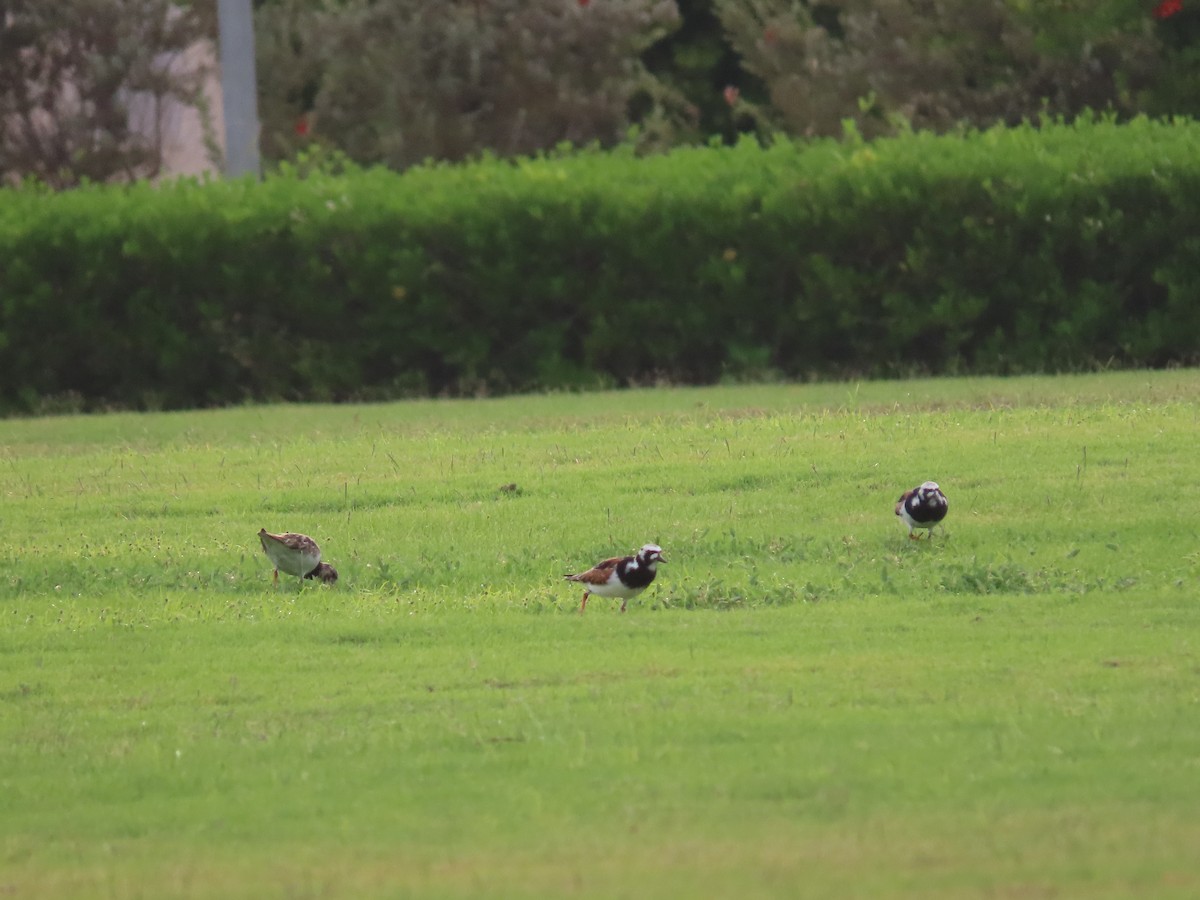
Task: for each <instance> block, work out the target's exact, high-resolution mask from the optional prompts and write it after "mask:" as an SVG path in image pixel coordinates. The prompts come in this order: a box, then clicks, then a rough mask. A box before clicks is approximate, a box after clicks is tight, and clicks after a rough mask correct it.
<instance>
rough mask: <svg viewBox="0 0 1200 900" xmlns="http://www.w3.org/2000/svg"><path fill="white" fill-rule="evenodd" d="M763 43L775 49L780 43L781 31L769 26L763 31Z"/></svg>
mask: <svg viewBox="0 0 1200 900" xmlns="http://www.w3.org/2000/svg"><path fill="white" fill-rule="evenodd" d="M763 43H764V44H766V45H767V46H768V47H774V46H775V45H776V44H778V43H779V29H778V28H776V27H775V26H774V25H768V26H767V27H766V28H765V29H763Z"/></svg>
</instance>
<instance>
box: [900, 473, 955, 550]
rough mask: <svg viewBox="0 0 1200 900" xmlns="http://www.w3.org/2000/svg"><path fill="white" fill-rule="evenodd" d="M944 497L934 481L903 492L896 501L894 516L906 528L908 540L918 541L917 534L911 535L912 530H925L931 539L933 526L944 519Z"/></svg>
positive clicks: (918, 536) (945, 506)
mask: <svg viewBox="0 0 1200 900" xmlns="http://www.w3.org/2000/svg"><path fill="white" fill-rule="evenodd" d="M948 506H949V504H948V503H947V502H946V495H945V494H943V493H942V489H941V488H940V487H938V485H937V482H936V481H926V482H925V483H924V484H922V485H921V486H920V487H915V488H913V489H912V490H911V491H905V492H904V493H903V494H901V495H900V499H899V500H897V501H896V515H898V516H899V517H900V521H902V522H903V523H904V524H905V525H907V526H908V536H909V539H910V540H914V541H916V540H920V538H921V536H920V535H919V534H913V529H914V528H924V529H926V532H925V533H926V534H928V535H929V536H930V539H932V538H933V526H934V525H936V524H937V523H938V522H940V521H942V519H944V518H946V509H947V507H948Z"/></svg>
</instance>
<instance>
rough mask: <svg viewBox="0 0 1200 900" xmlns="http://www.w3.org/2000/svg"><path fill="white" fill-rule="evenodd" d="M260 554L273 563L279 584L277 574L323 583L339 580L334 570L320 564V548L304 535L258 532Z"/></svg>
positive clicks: (277, 580) (261, 530)
mask: <svg viewBox="0 0 1200 900" xmlns="http://www.w3.org/2000/svg"><path fill="white" fill-rule="evenodd" d="M258 539H259V540H260V541H262V548H263V553H265V554H267V558H268V559H270V560H271V562H272V563H274V564H275V583H276V584H279V573H280V572H281V571H282V572H283V573H284V574H285V575H295V576H297V577H298V578H319V579H321V581H323V582H324V583H325V584H333V583H334V582H336V581H337V580H338V573H337V569H335V568H334V567H333V566H331V565H329V563H323V562H321V548H320V547H318V546H317V542H316V541H314V540H313V539H312V538H310V537H309V536H308V535H307V534H290V533H289V534H272V533H271V532H269V531H267V529H265V528H261V529H259V532H258Z"/></svg>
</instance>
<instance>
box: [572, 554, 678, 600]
mask: <svg viewBox="0 0 1200 900" xmlns="http://www.w3.org/2000/svg"><path fill="white" fill-rule="evenodd" d="M665 562H666V560H665V559H663V555H662V547H660V546H658V544H646V546H644V547H642V549H641V550H639V551H638V552H637V555H636V556H614V557H613V558H612V559H606V560H604V562H598V563H596V565H594V566H592V567H591V568H590V569H588V570H587V571H586V572H580V573H579V574H578V575H566V576H564V577H565V578H566V579H567V581H574V582H576V583H578V584H582V585H583V602H582V603H580V604H579V612H580V614H582V613H583V611H584V609H585V608H586V607H587V602H588V597H590V596H591V595H592V594H596V595H597V596H599V597H620V598H621V612H625V604H627V603H628V602H629V598H630V597H636V596H637V595H638V594H640V593H641V592H642V591H644V590H645V589H646V588H648V587H649V586H650V582H652V581H654V576H655V575H657V574H658V564H659V563H665Z"/></svg>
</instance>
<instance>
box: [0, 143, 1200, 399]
mask: <svg viewBox="0 0 1200 900" xmlns="http://www.w3.org/2000/svg"><path fill="white" fill-rule="evenodd" d="M1198 143H1200V126H1198V125H1195V124H1191V123H1179V124H1161V123H1152V122H1150V121H1145V120H1138V121H1135V122H1133V123H1131V124H1129V125H1114V124H1111V123H1104V122H1099V123H1082V124H1077V125H1073V126H1057V127H1045V128H1042V129H1034V128H1019V129H1013V130H1002V129H996V130H991V131H987V132H981V133H970V134H967V135H964V136H959V137H935V136H931V135H928V134H912V135H906V136H903V137H900V138H896V139H886V140H880V141H876V142H872V143H864V142H860V141H856V140H850V141H848V142H834V141H822V142H817V143H814V144H810V145H802V146H799V145H794V144H790V143H778V144H775V145H773V146H771V147H769V148H766V149H763V148H760V147H759V146H758V145H756V144H753V143H748V142H747V143H743V144H741V145H739V146H737V147H731V148H704V149H691V150H679V151H676V152H674V153H671V154H668V155H664V156H660V157H653V158H637V157H635V156H634V155H633V154H632V153H628V152H617V153H612V154H602V153H580V154H568V155H563V156H555V157H548V158H541V159H536V160H525V161H520V162H517V163H515V164H514V163H508V162H499V161H485V162H481V163H477V164H471V165H464V166H429V167H423V168H418V169H414V170H410V171H409V172H407V173H405V174H403V175H397V174H395V173H391V172H388V171H385V170H366V171H359V170H353V171H349V172H346V173H344V174H329V173H327V172H321V171H310V172H307V173H306V174H304V175H301V174H300V173H297V172H291V171H289V172H285V173H284V174H282V175H280V176H276V177H272V178H269V179H268V180H267V181H266V182H265V183H262V184H256V183H253V182H249V181H242V182H236V183H212V184H194V183H178V184H173V185H164V186H159V187H151V186H147V185H137V186H133V187H128V188H100V187H93V188H88V189H82V190H78V191H73V192H71V193H69V194H63V195H47V194H44V193H42V192H40V191H35V190H24V191H10V192H5V193H4V194H2V195H0V302H2V304H3V306H2V309H0V346H2V348H3V353H2V354H0V385H2V388H0V389H2V390H3V396H2V397H0V403H2V404H3V407H4V408H5V409H7V410H9V411H12V410H30V409H38V408H44V404H46V403H47V402H50V403H55V402H61V403H66V404H68V405H83V406H85V407H92V406H97V405H102V404H106V403H109V404H116V405H122V406H135V407H155V406H164V407H186V406H195V405H205V404H221V403H228V402H232V401H239V400H243V399H248V398H290V399H301V398H305V399H314V398H316V399H322V398H325V399H343V398H368V397H384V396H395V395H399V394H405V393H426V392H429V393H472V392H478V391H481V390H487V391H507V390H524V389H531V388H560V387H570V386H575V385H581V384H597V383H608V384H621V385H623V384H627V383H635V382H643V381H646V380H648V379H656V378H668V379H672V380H679V381H685V382H698V383H703V382H711V381H714V380H717V379H720V378H722V377H763V376H764V375H776V374H782V375H784V376H787V377H810V376H830V375H837V374H843V373H865V374H872V375H878V374H896V373H905V372H914V371H918V372H919V371H925V372H933V373H944V372H995V373H1006V372H1015V371H1031V370H1069V369H1078V368H1086V367H1091V366H1096V365H1109V364H1117V365H1150V366H1160V365H1167V364H1171V363H1180V362H1188V361H1191V360H1193V359H1195V357H1196V352H1197V347H1200V307H1197V305H1196V304H1195V302H1194V298H1195V297H1196V295H1197V291H1198V290H1200V268H1198V267H1200V252H1198V244H1197V241H1198V240H1200V238H1197V236H1196V233H1195V229H1194V227H1193V226H1194V222H1195V221H1196V220H1197V218H1198V216H1200V209H1198V208H1197V206H1198V204H1200V156H1198V155H1197V154H1196V152H1195V147H1196V146H1197V145H1198ZM47 398H49V401H48V400H47Z"/></svg>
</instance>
